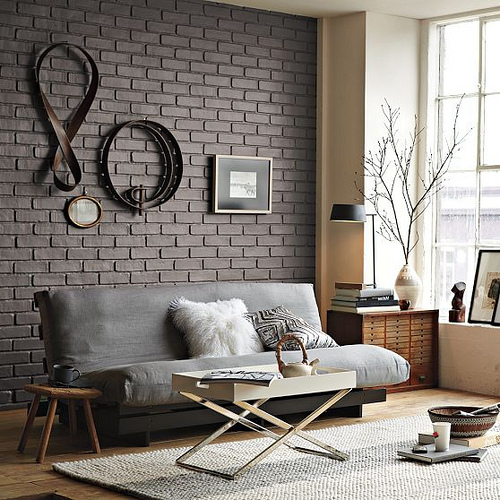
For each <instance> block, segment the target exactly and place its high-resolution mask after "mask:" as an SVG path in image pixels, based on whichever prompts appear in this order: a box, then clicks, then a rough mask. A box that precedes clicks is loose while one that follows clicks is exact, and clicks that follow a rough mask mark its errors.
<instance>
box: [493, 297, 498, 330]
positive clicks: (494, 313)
mask: <svg viewBox="0 0 500 500" xmlns="http://www.w3.org/2000/svg"><path fill="white" fill-rule="evenodd" d="M499 303H500V297H499V298H497V301H496V302H495V308H494V309H493V319H492V320H491V324H492V325H493V326H500V306H499V305H498V304H499Z"/></svg>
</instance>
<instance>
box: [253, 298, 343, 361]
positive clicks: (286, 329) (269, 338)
mask: <svg viewBox="0 0 500 500" xmlns="http://www.w3.org/2000/svg"><path fill="white" fill-rule="evenodd" d="M245 316H246V317H247V318H248V319H249V320H250V321H251V322H252V324H253V327H254V328H255V330H256V331H257V333H258V334H259V337H260V340H261V341H262V343H263V344H264V345H265V346H266V347H267V348H269V349H273V350H276V345H277V344H278V342H279V340H280V339H281V337H283V335H286V334H288V333H293V334H294V335H296V336H297V337H299V338H300V340H302V343H303V344H304V347H305V348H306V349H316V348H320V347H338V344H337V342H335V340H333V339H332V338H331V337H330V336H329V335H327V334H326V333H323V332H322V331H321V330H318V329H317V328H315V327H314V326H312V325H310V324H309V323H307V322H306V321H304V320H303V319H302V318H300V317H299V316H296V315H295V314H293V313H292V312H291V311H289V310H288V309H287V308H286V307H284V306H278V307H275V308H274V309H268V310H265V311H257V312H252V313H247V314H246V315H245ZM297 349H300V347H299V346H298V345H297V343H296V342H286V343H285V344H284V346H283V350H284V351H294V350H297Z"/></svg>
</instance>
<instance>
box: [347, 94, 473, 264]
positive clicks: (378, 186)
mask: <svg viewBox="0 0 500 500" xmlns="http://www.w3.org/2000/svg"><path fill="white" fill-rule="evenodd" d="M462 100H463V96H462V98H461V99H460V101H459V103H458V105H457V107H456V112H455V117H454V121H453V128H452V134H451V137H450V139H449V143H447V150H446V153H445V154H444V155H443V154H442V152H441V151H438V153H437V159H436V158H434V157H433V156H432V155H429V157H428V158H427V159H426V165H427V175H426V176H422V175H420V174H419V173H418V172H417V174H416V175H415V179H416V182H417V185H415V186H414V185H413V184H412V182H413V176H414V172H413V166H414V155H415V151H416V150H417V147H418V145H419V143H420V138H421V135H422V133H423V130H424V129H422V128H419V126H418V119H417V117H416V116H415V118H414V124H413V131H412V133H411V134H410V137H409V141H408V143H407V142H406V141H405V142H404V145H403V147H400V145H399V139H398V136H399V130H398V120H399V117H400V113H401V112H400V109H399V108H392V107H391V105H390V104H389V103H388V102H387V100H385V102H384V104H383V105H382V113H383V115H384V118H385V130H386V134H385V135H384V136H383V137H382V138H381V139H380V140H379V141H378V143H377V149H376V151H375V152H372V151H369V152H368V153H367V154H366V155H365V157H364V158H363V169H364V172H365V176H366V177H367V178H369V179H372V183H373V187H372V188H371V191H370V193H368V194H367V193H366V192H365V191H364V190H362V189H360V188H359V187H358V186H357V185H356V188H357V190H358V192H359V193H360V194H361V195H362V196H363V198H364V199H365V200H366V201H368V202H369V203H371V204H372V206H373V208H374V210H375V213H376V214H377V215H378V217H379V218H380V221H381V223H380V229H379V231H378V233H379V234H380V235H381V236H383V237H384V238H385V239H387V240H388V241H397V242H398V243H399V244H400V245H401V248H402V250H403V254H404V257H405V263H408V257H409V255H410V253H411V252H412V251H413V250H414V249H415V247H416V245H417V244H418V242H419V240H420V235H419V234H418V231H415V230H414V228H415V223H416V221H417V220H418V219H419V218H420V217H421V216H422V215H423V213H424V212H425V210H426V209H427V208H428V207H429V206H430V204H431V201H432V198H433V197H434V196H435V195H436V193H437V192H438V191H439V190H440V189H441V188H442V187H443V182H444V178H445V176H446V174H447V172H448V169H449V167H450V164H451V161H452V159H453V155H454V154H455V153H456V152H457V151H458V149H459V146H460V144H461V143H462V141H463V140H464V139H465V137H466V135H467V134H465V135H464V136H462V137H459V135H458V128H457V124H458V116H459V111H460V106H461V104H462ZM418 186H420V190H417V187H418ZM418 192H420V193H421V194H420V195H418V194H417V195H415V193H418ZM399 200H401V202H399ZM400 206H403V207H404V208H403V210H401V209H399V210H398V207H400ZM403 233H404V236H403Z"/></svg>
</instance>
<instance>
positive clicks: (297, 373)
mask: <svg viewBox="0 0 500 500" xmlns="http://www.w3.org/2000/svg"><path fill="white" fill-rule="evenodd" d="M290 340H293V341H294V342H296V343H297V344H299V346H300V349H301V350H302V361H300V362H296V363H285V362H284V361H283V360H282V359H281V348H282V346H283V344H284V343H285V342H288V341H290ZM276 359H277V361H278V368H279V371H280V372H281V374H282V375H283V377H285V378H290V377H304V376H307V375H315V374H316V365H317V364H318V363H319V359H317V358H316V359H314V360H313V361H311V362H310V363H309V360H308V358H307V352H306V348H305V347H304V344H303V343H302V341H301V340H300V338H299V337H297V336H295V335H292V334H288V335H283V337H281V339H280V341H279V342H278V344H277V345H276Z"/></svg>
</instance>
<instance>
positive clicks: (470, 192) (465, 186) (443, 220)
mask: <svg viewBox="0 0 500 500" xmlns="http://www.w3.org/2000/svg"><path fill="white" fill-rule="evenodd" d="M438 203H439V207H438V210H437V239H438V241H439V242H441V243H443V244H450V243H455V242H456V243H472V244H473V243H474V239H475V236H476V235H475V232H476V174H475V172H461V173H452V174H448V177H447V179H446V182H445V185H444V187H443V189H442V190H441V192H440V193H439V201H438Z"/></svg>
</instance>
